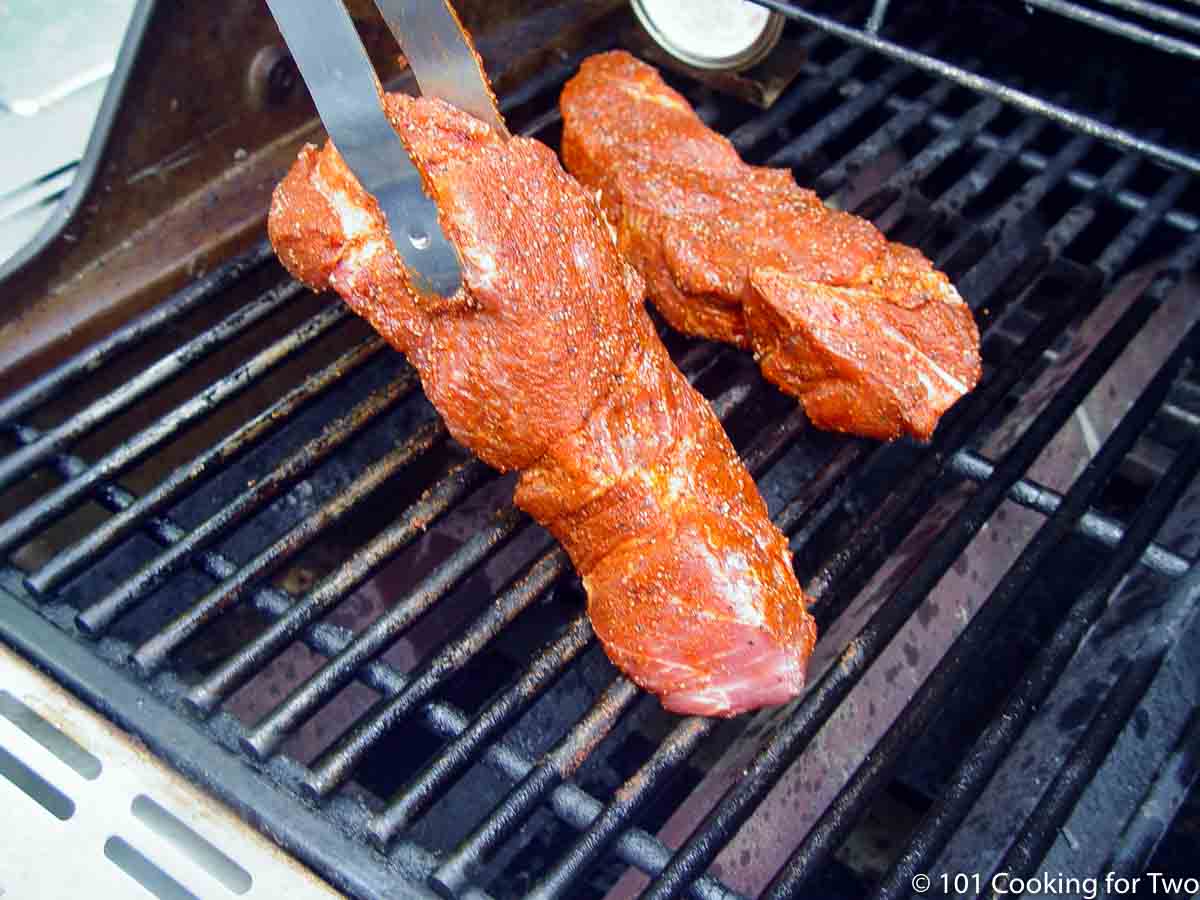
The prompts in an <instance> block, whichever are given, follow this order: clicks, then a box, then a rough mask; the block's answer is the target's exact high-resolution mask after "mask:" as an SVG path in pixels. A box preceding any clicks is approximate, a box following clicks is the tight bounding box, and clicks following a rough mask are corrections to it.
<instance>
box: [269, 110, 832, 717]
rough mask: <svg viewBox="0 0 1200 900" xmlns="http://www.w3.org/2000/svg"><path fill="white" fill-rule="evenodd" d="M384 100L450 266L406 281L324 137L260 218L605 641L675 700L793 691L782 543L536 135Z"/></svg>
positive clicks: (787, 572)
mask: <svg viewBox="0 0 1200 900" xmlns="http://www.w3.org/2000/svg"><path fill="white" fill-rule="evenodd" d="M385 107H386V110H387V113H388V117H389V119H390V120H391V122H392V124H393V126H394V127H395V129H396V131H397V132H398V133H399V135H400V138H401V140H403V141H404V143H405V145H406V146H407V148H408V150H409V153H410V155H411V156H412V157H413V159H414V162H415V163H416V164H417V167H418V169H419V170H420V171H421V174H422V177H423V179H424V181H425V187H426V190H427V191H428V192H429V194H430V196H432V197H433V199H434V200H435V202H436V203H437V206H438V210H439V218H440V221H441V225H442V229H443V231H444V232H445V234H446V236H447V238H448V239H449V240H450V242H451V243H452V244H453V245H454V246H455V248H456V249H457V251H458V253H459V255H460V257H461V259H462V263H463V287H462V288H461V289H460V290H459V291H458V293H457V294H455V295H454V296H453V297H450V298H448V299H447V298H441V297H436V296H428V295H421V294H419V293H417V292H415V291H414V290H413V288H412V286H411V282H410V279H409V275H408V272H407V271H406V269H405V268H404V264H403V262H402V260H401V257H400V256H399V254H398V253H397V252H396V249H395V247H394V245H393V244H392V243H391V239H390V237H389V235H388V231H387V227H386V223H385V220H384V218H383V215H382V214H381V212H380V210H379V207H378V205H377V204H376V202H375V200H374V198H372V197H371V196H370V195H369V194H367V193H366V192H365V191H364V190H363V188H362V187H361V186H360V185H359V184H358V182H357V181H356V180H355V178H354V176H353V174H352V173H351V172H350V170H349V169H348V167H347V166H346V165H345V163H344V162H343V160H342V159H341V157H340V156H339V155H338V153H337V151H336V149H335V148H334V147H333V146H331V145H326V147H325V148H324V149H321V150H318V149H317V148H316V147H312V146H309V147H307V148H305V149H304V150H303V151H302V152H301V154H300V157H299V159H298V160H297V161H296V163H295V164H294V165H293V167H292V169H291V171H290V172H289V173H288V175H287V176H286V178H285V179H284V180H283V182H282V183H281V184H280V185H279V187H278V188H277V189H276V192H275V196H274V201H273V203H272V206H271V212H270V219H269V223H268V227H269V231H270V237H271V241H272V243H273V244H274V246H275V249H276V252H277V253H278V255H279V258H280V259H281V260H282V261H283V263H284V265H286V266H287V268H288V269H289V270H290V271H291V272H292V273H293V274H294V275H296V276H297V277H298V278H300V279H301V280H303V281H304V282H306V283H307V284H309V285H310V286H312V287H313V288H315V289H318V290H320V289H324V288H326V287H332V288H333V289H334V290H336V291H337V292H338V293H339V294H340V295H341V296H342V297H343V298H344V299H345V301H346V302H347V303H348V304H349V305H350V307H351V308H352V309H354V311H355V312H357V313H358V314H359V315H361V316H363V317H364V318H365V319H366V320H367V321H368V322H370V323H371V325H372V326H374V327H375V329H376V330H377V331H379V333H380V334H381V335H383V337H384V338H385V339H386V340H387V341H388V342H389V343H391V344H392V345H393V346H394V347H396V348H397V349H399V350H400V351H402V352H403V353H405V354H406V355H407V356H408V358H409V360H410V361H411V362H412V364H413V365H414V366H415V368H416V369H417V372H418V373H419V374H420V377H421V382H422V384H423V386H424V388H425V392H426V394H427V395H428V397H429V399H430V400H431V401H432V402H433V404H434V405H435V406H436V407H437V409H438V411H439V412H440V413H441V414H442V417H443V418H444V419H445V422H446V426H447V428H448V429H449V430H450V433H451V434H452V435H453V436H454V437H455V438H456V439H457V440H458V441H460V442H461V443H462V444H464V445H466V446H467V447H468V448H470V449H471V450H472V451H473V452H475V453H476V454H478V455H479V456H480V457H481V458H482V459H483V460H484V461H485V462H487V463H489V464H491V465H492V466H495V467H496V468H498V469H501V470H512V469H518V470H520V471H521V475H520V478H519V480H518V486H517V490H516V497H515V499H516V502H517V503H518V505H519V506H521V507H522V508H523V509H525V510H527V511H528V512H529V513H530V514H531V515H532V516H533V517H534V518H536V519H537V520H538V521H539V522H541V523H542V524H543V525H545V526H546V527H547V528H548V529H549V530H550V531H551V532H552V533H553V534H554V536H555V537H557V538H558V540H559V541H561V542H562V544H563V546H564V547H565V548H566V550H567V552H568V554H569V555H570V557H571V560H572V562H573V564H574V565H575V568H576V569H577V570H578V572H579V573H580V575H581V576H582V578H583V583H584V586H585V588H586V590H587V595H588V612H589V615H590V617H591V621H592V625H593V627H594V629H595V631H596V634H597V635H598V636H599V638H600V640H601V642H602V644H603V646H604V649H605V651H606V652H607V653H608V655H609V658H610V659H612V661H613V662H614V663H615V664H616V665H617V666H618V667H619V668H620V669H622V670H623V671H624V672H625V673H626V674H628V675H629V677H631V678H632V679H633V680H634V681H636V682H637V683H638V684H639V685H641V686H642V687H644V688H646V689H647V690H649V691H652V692H654V693H656V694H658V695H659V697H660V698H661V699H662V702H663V705H664V706H666V707H667V708H668V709H670V710H674V711H677V712H682V713H700V714H705V715H733V714H735V713H738V712H742V711H744V710H748V709H753V708H756V707H760V706H766V705H771V704H777V703H781V702H784V701H786V700H788V699H790V698H791V697H793V696H795V695H796V694H797V693H798V692H799V691H800V690H801V688H802V686H803V681H804V670H805V665H806V663H807V660H808V657H809V653H810V652H811V649H812V645H813V642H814V640H815V636H816V632H815V627H814V624H813V620H812V618H811V616H809V614H808V612H807V611H806V609H805V597H804V594H803V592H802V591H801V589H800V586H799V584H798V583H797V581H796V576H795V574H794V572H793V570H792V561H791V555H790V553H789V551H788V547H787V542H786V540H785V539H784V537H783V535H782V534H781V533H780V532H779V530H778V529H777V528H776V527H775V526H774V525H773V524H772V523H771V521H770V520H769V519H768V517H767V510H766V506H765V504H764V503H763V500H762V498H761V497H760V496H759V494H758V491H757V489H756V488H755V485H754V482H753V481H752V480H751V478H750V476H749V475H748V474H747V472H746V470H745V468H744V467H743V466H742V463H741V461H740V460H739V458H738V456H737V454H736V453H735V451H734V449H733V447H732V446H731V444H730V442H729V439H728V438H727V437H726V435H725V432H724V430H723V429H722V427H721V424H720V421H719V420H718V419H717V418H716V416H715V415H714V414H713V412H712V410H711V408H710V407H709V406H708V404H707V402H706V401H705V400H704V398H703V397H702V396H700V395H699V394H698V393H697V392H696V391H695V390H693V389H692V387H691V386H690V385H689V384H688V382H687V380H686V379H685V378H684V377H683V376H682V375H681V374H680V373H679V371H678V370H677V369H676V368H675V366H674V364H673V363H672V362H671V359H670V357H669V356H668V355H667V352H666V350H665V348H664V347H663V345H662V343H661V341H659V339H658V335H657V334H656V333H655V331H654V328H653V325H652V323H651V321H650V318H649V316H648V315H647V313H646V311H645V309H644V307H643V305H642V301H643V295H644V285H643V282H642V279H641V278H640V277H639V276H638V274H637V273H636V272H635V271H634V270H633V268H631V267H630V266H629V265H627V264H626V263H625V262H624V261H623V260H622V258H621V256H620V254H619V253H618V252H617V249H616V246H615V244H614V241H613V238H612V236H611V233H610V232H609V229H608V227H607V225H606V224H605V223H604V221H603V219H602V217H601V215H600V211H599V208H598V207H597V205H596V203H595V200H594V199H593V198H592V196H591V195H590V194H589V193H588V192H587V191H585V190H584V189H583V188H582V187H580V185H579V184H578V183H577V182H576V181H574V180H573V179H572V178H571V177H570V176H568V175H567V174H566V173H565V172H564V171H563V169H562V167H561V166H560V165H559V162H558V160H557V158H556V157H555V155H554V154H553V152H552V151H550V150H549V149H548V148H547V147H545V146H544V145H542V144H540V143H538V142H536V141H533V140H528V139H524V138H512V139H510V140H505V139H503V138H502V137H501V136H500V135H498V134H496V133H495V132H494V131H493V130H492V129H490V128H489V127H488V126H487V125H485V124H483V123H482V122H479V121H478V120H476V119H474V118H472V117H471V116H469V115H467V114H466V113H463V112H460V111H459V110H457V109H455V108H454V107H452V106H449V105H448V104H445V103H443V102H441V101H439V100H433V99H424V98H422V99H413V98H410V97H407V96H403V95H393V96H388V97H387V98H386V99H385Z"/></svg>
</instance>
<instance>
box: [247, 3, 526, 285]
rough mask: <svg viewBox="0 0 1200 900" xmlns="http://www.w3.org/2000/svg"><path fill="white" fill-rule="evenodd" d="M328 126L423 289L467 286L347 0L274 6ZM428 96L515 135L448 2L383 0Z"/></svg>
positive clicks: (385, 15)
mask: <svg viewBox="0 0 1200 900" xmlns="http://www.w3.org/2000/svg"><path fill="white" fill-rule="evenodd" d="M267 5H268V6H269V7H270V9H271V14H272V15H273V16H274V17H275V21H276V22H277V23H278V25H279V30H280V31H281V32H282V33H283V39H284V40H285V41H286V42H287V45H288V49H290V50H291V52H292V57H293V59H295V61H296V66H297V68H299V70H300V74H301V76H302V77H303V78H304V83H305V84H306V85H308V90H309V93H310V94H311V95H312V98H313V102H314V103H315V104H316V106H317V112H318V113H319V114H320V116H321V122H322V123H323V124H324V125H325V130H326V131H327V132H328V133H329V136H330V138H332V139H333V143H334V145H335V146H336V147H337V149H338V152H339V153H340V154H341V155H342V159H344V160H345V161H346V164H347V165H348V166H349V167H350V170H351V171H352V172H354V175H355V177H357V178H358V180H359V183H360V184H362V186H363V187H364V188H365V189H366V190H367V191H369V192H370V193H371V194H373V195H374V196H375V199H376V200H377V201H378V202H379V206H380V208H381V209H382V210H383V214H384V216H385V217H386V218H387V222H388V229H389V230H390V232H391V235H392V242H393V243H394V244H395V245H396V249H397V250H398V251H400V255H401V256H402V257H403V259H404V262H405V264H406V265H407V266H408V268H409V270H410V272H412V273H415V275H416V277H417V281H418V283H417V285H416V287H417V288H418V289H419V290H422V291H424V292H426V293H435V294H439V295H441V296H443V297H449V296H450V295H452V294H454V293H455V292H456V291H457V290H458V289H459V287H460V286H461V284H462V263H461V261H460V260H459V258H458V254H457V253H456V252H455V249H454V247H453V246H451V244H450V242H449V241H447V240H446V236H445V235H444V234H443V233H442V229H441V226H440V225H439V224H438V218H437V206H435V205H434V202H433V201H432V200H431V199H430V198H429V197H428V196H426V194H425V192H424V190H423V189H422V185H421V176H420V174H419V173H418V172H417V169H416V166H414V165H413V162H412V160H411V159H410V158H409V156H408V152H407V151H406V150H405V149H404V145H403V144H402V143H401V142H400V139H399V137H397V136H396V132H395V131H394V130H392V126H391V124H390V123H389V122H388V119H387V116H386V115H385V114H384V112H383V106H382V105H381V95H382V88H381V86H380V83H379V78H378V76H377V75H376V73H375V69H374V67H373V66H372V65H371V60H370V58H369V57H368V56H367V51H366V50H365V49H364V48H363V45H362V41H361V40H360V39H359V37H358V32H357V31H355V29H354V22H353V20H351V18H350V14H349V13H348V12H347V11H346V7H345V6H343V5H342V0H267ZM375 5H376V6H377V7H378V8H379V12H380V14H381V15H382V16H383V18H384V21H385V22H387V25H388V28H389V29H390V30H391V32H392V34H393V35H394V36H395V38H396V40H397V41H399V43H400V46H401V48H402V49H403V50H404V55H405V56H406V57H407V59H408V63H409V65H410V66H411V68H412V71H413V74H414V75H415V76H416V79H417V84H418V85H419V86H420V88H421V92H422V93H424V94H426V95H428V96H433V97H440V98H441V99H442V100H445V101H447V102H449V103H452V104H453V105H454V106H457V107H458V108H459V109H462V110H464V111H466V112H469V113H471V114H472V115H473V116H475V117H476V118H479V119H482V120H483V121H484V122H486V123H487V124H489V125H491V126H492V127H493V128H495V129H496V130H497V131H498V132H499V133H500V134H502V135H504V136H505V137H507V136H508V130H507V129H506V128H505V126H504V119H503V118H501V116H500V111H499V110H498V109H497V108H496V98H495V97H494V95H493V94H492V92H491V89H490V88H489V87H488V85H487V80H486V75H485V74H484V72H483V70H482V69H481V68H480V64H479V58H478V57H477V56H476V55H475V52H474V49H473V48H472V46H471V43H470V39H469V38H468V37H467V35H466V33H465V32H464V31H463V28H462V25H461V24H460V23H459V21H458V17H457V15H455V13H454V10H453V9H452V8H451V7H450V6H449V5H448V3H447V2H446V0H375Z"/></svg>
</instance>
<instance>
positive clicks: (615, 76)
mask: <svg viewBox="0 0 1200 900" xmlns="http://www.w3.org/2000/svg"><path fill="white" fill-rule="evenodd" d="M561 107H562V114H563V141H562V153H563V160H564V163H565V164H566V166H567V169H568V170H569V171H570V172H571V173H572V174H573V175H575V177H576V178H578V179H579V180H580V181H581V182H583V184H584V185H586V186H588V187H590V188H592V189H593V190H597V191H598V192H599V195H600V202H601V204H602V206H603V208H604V210H605V212H606V213H607V215H608V217H609V219H610V220H611V222H612V223H613V224H614V225H615V227H616V229H617V234H618V241H619V246H620V248H621V251H622V253H623V254H624V255H625V257H626V258H627V259H628V260H629V261H630V262H632V263H633V265H634V266H635V267H636V268H637V270H638V271H639V272H640V273H641V274H642V276H643V277H644V278H645V279H646V282H647V284H648V286H649V292H650V299H651V300H653V302H654V303H655V305H656V306H657V307H658V308H659V310H660V311H661V312H662V314H663V315H664V316H666V318H667V320H668V321H669V322H670V323H671V324H672V325H674V326H675V327H676V328H678V329H680V330H681V331H685V332H687V333H689V334H695V335H699V336H701V337H707V338H712V339H714V340H720V341H728V342H729V343H732V344H736V345H737V346H739V347H744V348H747V349H752V350H753V351H754V353H755V356H756V357H757V358H758V361H759V364H760V365H761V367H762V371H763V374H764V375H765V376H766V377H767V378H768V379H769V380H771V381H772V382H774V383H775V384H777V385H779V387H780V388H782V389H783V390H784V391H786V392H787V393H789V394H792V395H794V396H796V397H798V398H799V399H800V402H801V403H803V404H804V409H805V412H806V413H807V414H808V416H809V418H810V419H811V420H812V421H813V423H814V424H816V425H817V426H819V427H821V428H828V429H833V430H836V431H848V432H852V433H855V434H861V435H865V436H868V437H876V438H881V439H885V440H887V439H891V438H895V437H898V436H900V435H901V434H905V433H907V434H911V435H913V436H915V437H917V438H921V439H928V438H929V436H930V435H931V434H932V433H933V430H934V428H935V427H936V426H937V423H938V420H939V419H940V418H941V415H942V413H944V412H945V411H946V409H948V408H949V407H950V406H951V405H952V404H953V403H954V402H955V401H956V400H957V399H958V398H959V397H961V396H962V395H963V394H965V393H966V392H967V391H969V390H971V388H973V387H974V386H975V384H976V382H977V381H978V380H979V374H980V362H979V332H978V330H977V328H976V326H975V320H974V318H973V317H972V315H971V311H970V309H969V308H968V307H967V305H966V304H965V303H964V302H963V301H962V298H961V297H960V296H959V295H958V292H957V291H956V290H955V289H954V287H953V285H951V284H950V281H949V279H947V278H946V276H945V275H943V274H942V273H940V272H937V271H935V270H934V268H933V266H932V265H930V263H929V260H927V259H926V258H925V257H924V256H922V255H921V253H920V252H918V251H916V250H913V249H911V248H909V247H904V246H902V245H900V244H895V243H889V242H888V241H887V240H886V239H885V238H884V237H883V235H882V234H880V233H879V231H878V230H877V229H876V228H875V226H873V225H872V224H871V223H870V222H868V221H866V220H865V219H861V218H859V217H857V216H852V215H850V214H848V213H844V212H839V211H836V210H832V209H829V208H828V207H826V206H825V205H824V204H823V203H822V202H821V200H820V199H819V198H818V197H817V195H816V194H814V193H813V192H812V191H809V190H806V189H804V188H801V187H799V186H798V185H797V184H796V182H795V180H794V179H793V177H792V174H791V173H790V172H788V171H786V170H783V169H767V168H761V167H758V166H750V165H747V164H746V163H744V162H742V160H741V158H740V157H739V156H738V154H737V151H736V150H735V149H734V148H733V145H732V144H730V143H729V141H727V140H726V139H725V138H724V137H722V136H721V135H719V134H717V133H716V132H714V131H712V130H711V129H709V128H708V127H707V126H706V125H705V124H704V123H703V122H702V121H701V120H700V118H699V116H697V115H696V113H695V112H694V111H693V110H692V108H691V106H689V105H688V103H687V101H686V100H685V99H684V98H683V97H682V96H680V94H679V93H677V92H676V91H674V90H672V89H671V88H670V87H668V86H667V85H666V84H665V83H664V82H663V80H662V78H661V77H660V76H659V74H658V72H657V71H655V70H654V69H653V68H652V67H650V66H648V65H646V64H645V63H642V62H640V61H638V60H636V59H634V58H633V57H632V56H630V55H629V54H628V53H625V52H624V51H613V52H611V53H603V54H599V55H597V56H593V57H591V58H590V59H588V60H585V61H584V63H583V66H582V67H581V68H580V71H579V73H578V74H577V75H576V76H575V77H574V78H572V79H571V80H570V81H569V82H568V83H567V85H566V87H565V89H564V90H563V94H562V101H561Z"/></svg>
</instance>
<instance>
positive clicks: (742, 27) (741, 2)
mask: <svg viewBox="0 0 1200 900" xmlns="http://www.w3.org/2000/svg"><path fill="white" fill-rule="evenodd" d="M631 5H632V6H633V12H634V15H636V16H637V18H638V21H639V22H641V23H642V27H643V28H645V29H646V31H647V32H649V34H650V36H651V37H652V38H654V40H655V41H656V42H657V43H658V45H659V46H660V47H662V48H663V49H664V50H666V51H667V52H668V53H670V54H671V55H672V56H674V57H675V58H677V59H680V60H682V61H683V62H685V63H687V64H688V65H689V66H693V67H695V68H697V69H726V70H733V71H740V70H742V69H748V68H750V67H751V66H753V65H754V64H755V63H758V62H761V61H762V59H763V58H764V57H765V56H766V55H767V54H768V53H770V52H771V51H772V50H773V49H774V48H775V45H776V44H777V43H779V37H780V35H781V34H782V33H783V16H781V15H779V13H775V12H771V11H770V10H768V9H766V8H765V7H762V6H758V5H756V4H754V3H750V2H748V0H631Z"/></svg>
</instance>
